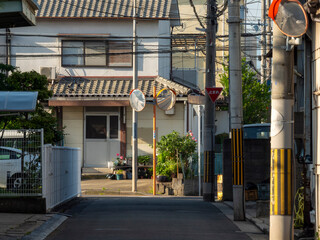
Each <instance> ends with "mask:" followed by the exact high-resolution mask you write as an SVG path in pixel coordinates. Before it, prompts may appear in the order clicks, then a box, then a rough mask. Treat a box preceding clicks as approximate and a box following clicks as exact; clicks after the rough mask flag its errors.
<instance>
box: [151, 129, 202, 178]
mask: <svg viewBox="0 0 320 240" xmlns="http://www.w3.org/2000/svg"><path fill="white" fill-rule="evenodd" d="M196 147H197V140H196V139H195V138H194V137H193V134H192V132H191V131H189V132H188V134H187V135H186V136H182V137H181V136H180V135H179V133H178V132H176V131H173V132H172V133H169V134H168V135H165V136H162V137H161V139H160V141H159V142H158V143H157V150H158V160H157V168H156V171H157V175H163V176H167V177H168V178H171V176H172V175H173V174H175V173H176V171H177V164H178V168H179V169H180V171H181V163H180V160H178V158H181V161H182V163H183V167H184V169H185V170H186V172H187V171H188V170H189V161H188V158H189V157H191V156H192V155H193V153H194V152H195V151H196Z"/></svg>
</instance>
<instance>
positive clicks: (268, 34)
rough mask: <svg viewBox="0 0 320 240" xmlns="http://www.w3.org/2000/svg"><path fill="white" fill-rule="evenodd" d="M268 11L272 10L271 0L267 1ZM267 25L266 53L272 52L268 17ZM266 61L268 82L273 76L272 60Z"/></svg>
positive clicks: (268, 19)
mask: <svg viewBox="0 0 320 240" xmlns="http://www.w3.org/2000/svg"><path fill="white" fill-rule="evenodd" d="M266 4H267V6H266V9H267V12H269V8H270V0H267V1H266ZM266 24H267V29H266V34H267V37H266V40H267V43H266V52H267V53H268V52H269V51H270V50H271V18H269V17H267V19H266ZM265 61H266V70H265V76H266V78H265V80H266V81H267V80H268V78H269V76H270V74H271V67H272V65H271V58H265Z"/></svg>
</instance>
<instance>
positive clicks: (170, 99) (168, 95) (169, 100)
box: [156, 88, 176, 111]
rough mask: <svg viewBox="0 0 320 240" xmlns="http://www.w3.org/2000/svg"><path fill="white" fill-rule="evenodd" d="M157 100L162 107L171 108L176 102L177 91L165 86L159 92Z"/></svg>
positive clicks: (164, 108)
mask: <svg viewBox="0 0 320 240" xmlns="http://www.w3.org/2000/svg"><path fill="white" fill-rule="evenodd" d="M156 102H157V105H158V107H159V108H160V109H162V110H164V111H167V110H170V109H171V108H173V106H174V104H175V103H176V93H175V92H174V91H173V90H171V89H169V88H163V89H161V90H160V91H159V92H158V94H157V99H156Z"/></svg>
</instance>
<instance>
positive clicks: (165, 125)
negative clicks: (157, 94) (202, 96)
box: [126, 102, 184, 156]
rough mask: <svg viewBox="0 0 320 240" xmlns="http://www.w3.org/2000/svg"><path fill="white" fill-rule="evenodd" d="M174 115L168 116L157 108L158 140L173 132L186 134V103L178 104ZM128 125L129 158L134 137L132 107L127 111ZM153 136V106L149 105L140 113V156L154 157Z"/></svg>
mask: <svg viewBox="0 0 320 240" xmlns="http://www.w3.org/2000/svg"><path fill="white" fill-rule="evenodd" d="M174 108H175V109H174V114H173V115H166V114H165V112H164V111H162V110H161V109H159V108H158V107H157V112H156V121H157V122H156V126H157V128H156V133H157V136H156V140H157V141H159V140H160V139H161V136H163V135H167V134H169V133H171V132H172V131H173V130H174V131H177V132H179V133H180V134H181V135H182V134H184V130H183V129H184V125H183V124H184V103H181V102H179V103H176V105H175V107H174ZM126 124H127V156H131V153H132V146H131V138H132V137H131V136H132V111H131V107H127V109H126ZM152 134H153V106H152V105H151V104H147V106H146V108H145V109H144V110H143V111H142V112H139V113H138V138H139V140H138V155H146V154H148V155H152V153H153V149H152V148H151V147H150V144H152V136H153V135H152Z"/></svg>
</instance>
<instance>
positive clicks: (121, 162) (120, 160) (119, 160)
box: [113, 153, 125, 166]
mask: <svg viewBox="0 0 320 240" xmlns="http://www.w3.org/2000/svg"><path fill="white" fill-rule="evenodd" d="M113 165H114V166H124V165H125V159H123V156H120V154H119V153H117V160H116V161H114V163H113Z"/></svg>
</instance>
